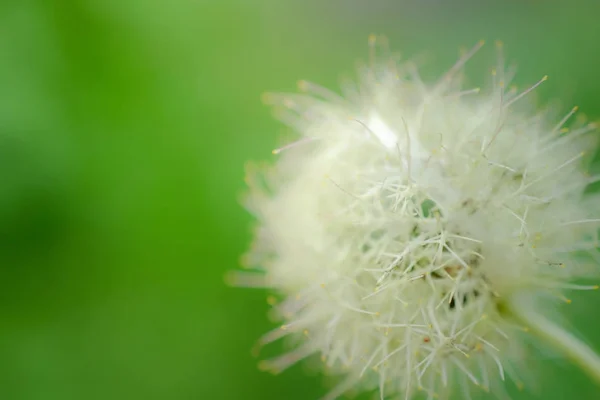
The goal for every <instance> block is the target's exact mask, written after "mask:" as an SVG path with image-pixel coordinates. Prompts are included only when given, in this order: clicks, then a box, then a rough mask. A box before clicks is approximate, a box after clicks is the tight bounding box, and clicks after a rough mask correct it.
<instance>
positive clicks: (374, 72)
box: [232, 36, 599, 399]
mask: <svg viewBox="0 0 600 400" xmlns="http://www.w3.org/2000/svg"><path fill="white" fill-rule="evenodd" d="M369 43H370V51H371V53H370V60H369V62H368V63H367V64H366V65H364V66H363V67H362V68H360V71H359V81H358V82H357V83H356V84H346V85H345V86H344V87H343V92H342V95H338V94H335V93H334V92H331V91H329V90H327V89H325V88H322V87H320V86H317V85H314V84H311V83H308V82H304V81H302V82H301V83H300V89H301V91H302V92H303V93H300V94H277V93H271V94H268V95H266V96H265V101H266V102H268V103H269V104H272V105H273V106H274V107H275V109H276V110H277V112H278V116H279V118H280V119H281V120H282V121H283V122H284V123H286V124H288V125H289V126H291V127H292V128H293V129H294V130H295V131H296V132H297V134H298V135H299V136H300V137H299V138H298V139H297V141H294V142H293V143H291V144H290V145H287V146H284V147H283V148H280V149H278V150H275V151H274V153H277V156H276V157H277V158H276V162H275V165H274V166H273V167H271V168H267V169H261V170H254V171H249V175H248V184H249V186H250V189H251V191H250V195H249V197H248V201H247V206H248V208H249V209H250V210H251V211H252V212H253V213H254V214H255V215H256V217H257V219H258V223H259V225H258V228H257V231H256V240H255V243H254V245H253V248H252V250H251V251H250V253H249V254H248V255H247V257H246V263H247V265H248V267H249V268H250V269H251V270H250V271H247V272H240V273H237V274H236V275H233V276H232V277H233V279H234V281H235V283H236V284H238V285H246V286H264V287H268V288H272V289H273V291H274V293H275V297H272V298H270V303H271V305H272V306H273V312H274V316H275V318H277V319H278V320H281V321H282V322H283V325H282V326H281V327H280V328H278V329H276V330H274V331H272V332H270V333H268V334H267V335H265V336H264V337H263V338H262V340H261V343H262V344H266V343H269V342H272V341H275V340H277V339H279V338H283V337H288V338H289V339H290V341H291V342H292V346H293V347H292V348H293V349H292V350H291V351H290V352H288V353H286V354H284V355H282V356H280V357H277V358H274V359H270V360H266V361H263V362H262V363H261V367H263V368H265V369H268V370H273V371H280V370H283V369H285V368H287V367H288V366H290V365H292V364H294V363H296V362H297V361H300V360H302V359H305V358H308V357H309V356H312V355H315V354H318V355H319V356H320V359H321V360H322V362H323V363H324V364H325V366H326V367H328V368H329V369H330V370H332V371H333V372H339V373H340V374H341V375H343V376H344V378H343V379H341V380H340V383H339V384H338V386H336V387H334V388H333V389H332V390H331V391H330V392H329V393H328V395H327V396H326V397H325V398H326V399H335V398H337V397H339V396H341V395H342V394H343V393H345V392H346V391H348V390H350V389H352V388H358V389H360V390H365V391H370V390H375V391H379V393H380V396H381V398H384V396H385V397H386V398H387V397H388V396H389V397H393V396H400V398H402V399H405V398H410V397H412V396H413V395H414V394H415V393H417V392H422V393H425V395H426V397H429V398H434V397H438V396H444V395H446V394H447V393H450V392H451V390H452V388H453V387H454V386H455V384H456V383H458V385H459V387H461V388H462V390H463V393H464V395H465V396H468V393H469V391H470V388H471V387H473V386H479V387H481V388H483V389H485V390H492V391H494V392H495V393H496V394H501V393H503V389H502V381H503V380H505V378H507V377H508V376H510V377H511V378H512V379H513V380H514V381H516V382H517V383H518V382H520V369H519V366H520V365H522V363H523V359H524V357H525V356H524V354H525V353H524V352H525V351H526V346H525V342H524V341H523V340H520V339H519V338H520V337H521V336H523V335H524V334H525V333H524V330H526V326H524V324H523V323H521V322H520V321H519V319H518V318H514V316H513V314H514V310H519V309H520V308H527V309H533V310H534V311H536V312H537V310H538V308H537V307H538V304H539V303H541V302H544V304H545V305H544V308H547V307H548V304H550V303H552V302H553V301H563V300H566V298H565V297H564V296H563V292H564V291H565V290H566V289H594V288H596V287H595V286H578V285H575V284H574V283H572V281H573V280H574V279H576V278H580V277H584V276H586V275H588V274H589V273H590V272H593V268H589V265H590V263H588V262H586V259H585V258H582V256H581V257H579V258H576V257H574V254H575V253H581V254H584V253H586V254H592V256H593V253H592V252H590V250H592V249H594V248H595V247H596V246H597V241H598V229H597V228H598V222H599V220H598V219H595V218H597V216H598V213H596V214H594V211H596V212H597V211H598V210H597V209H596V210H594V207H593V206H594V204H595V205H596V208H597V204H598V199H597V198H595V199H593V198H590V199H589V200H587V199H586V198H584V197H583V194H584V190H585V189H586V187H587V185H588V184H589V183H590V182H591V181H592V180H593V178H591V177H589V176H588V175H587V174H586V173H585V171H586V170H585V168H584V161H585V159H586V153H585V150H586V149H588V148H589V147H590V146H591V145H592V144H593V143H592V140H593V138H594V135H593V134H590V133H591V132H592V131H593V130H594V125H593V124H588V123H585V122H583V121H581V120H578V119H577V118H576V116H574V114H575V112H576V108H574V109H573V110H571V111H570V112H569V113H568V114H567V115H566V116H564V118H562V117H559V118H557V119H556V120H554V121H553V120H552V119H551V118H550V117H549V114H548V113H547V112H535V113H531V112H530V107H528V99H527V97H529V96H528V94H529V92H530V91H532V90H533V89H535V87H536V86H537V85H539V84H541V83H542V82H543V81H545V80H546V77H544V78H542V79H541V80H540V81H539V82H538V83H537V84H535V85H533V86H532V87H530V88H529V89H527V90H524V91H520V92H519V91H516V90H509V89H507V88H508V87H509V83H510V81H511V79H512V77H513V74H514V70H512V69H506V68H505V66H504V61H503V56H502V51H501V44H499V45H498V63H497V65H496V66H495V67H494V68H493V69H492V70H491V74H490V80H491V81H492V82H491V84H490V88H489V89H488V90H484V91H480V90H479V89H470V88H464V87H462V80H463V79H462V73H461V72H462V67H463V65H464V64H465V62H466V61H467V60H468V59H469V58H470V57H471V56H473V55H474V54H475V52H476V51H477V50H479V48H480V47H481V46H482V45H483V43H482V42H481V43H478V44H477V45H476V46H475V47H474V48H473V49H472V50H470V51H468V52H466V53H465V54H464V55H463V56H462V57H461V58H460V59H459V61H458V62H457V63H456V64H455V65H454V66H453V67H452V68H450V69H449V70H448V72H447V73H446V74H445V75H443V76H442V77H441V78H440V79H439V80H437V81H436V82H433V83H431V84H429V83H427V82H424V81H423V80H422V79H421V78H420V76H419V73H418V70H417V68H416V67H415V65H414V64H413V63H411V62H406V63H400V62H398V61H397V60H396V58H395V57H394V56H393V55H391V54H389V53H388V51H387V47H386V45H385V42H384V40H383V39H379V38H376V37H374V36H373V37H370V39H369ZM567 125H570V130H569V131H568V132H567V129H566V126H567ZM594 200H596V202H594ZM586 202H587V203H586ZM592 264H593V263H592ZM517 314H518V313H517Z"/></svg>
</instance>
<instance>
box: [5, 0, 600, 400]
mask: <svg viewBox="0 0 600 400" xmlns="http://www.w3.org/2000/svg"><path fill="white" fill-rule="evenodd" d="M599 13H600V6H599V5H598V3H597V0H578V1H570V2H568V3H564V2H561V1H558V0H556V1H542V0H537V1H534V0H521V1H516V0H511V1H476V0H456V1H454V2H445V1H442V0H423V1H416V0H414V1H393V0H374V1H368V2H367V1H358V0H350V1H348V0H330V1H327V2H323V1H319V0H305V1H288V0H283V1H282V0H256V1H245V0H223V1H218V0H215V1H208V0H162V1H161V0H145V1H142V0H37V1H36V0H4V1H2V2H1V3H0V56H1V62H0V88H1V90H0V181H1V182H2V184H0V262H1V265H0V327H1V328H0V398H1V399H7V400H13V399H15V400H21V399H23V400H50V399H60V400H70V399H88V400H93V399H173V400H177V399H205V398H207V399H261V400H268V399H280V398H285V399H313V398H318V397H319V396H320V395H322V394H323V393H324V390H325V389H324V388H322V386H321V382H322V378H320V377H319V376H317V375H316V374H310V373H308V374H307V373H305V372H304V371H303V369H302V367H300V366H298V367H294V368H293V369H292V370H291V371H290V372H286V373H285V374H283V375H282V376H279V377H272V376H269V375H267V374H264V373H261V372H259V371H257V369H256V365H255V364H256V360H255V359H254V358H253V357H252V356H251V355H250V348H251V347H252V345H253V343H254V342H255V339H256V338H257V337H258V336H259V335H260V334H261V333H263V332H264V331H266V330H267V329H269V327H270V326H271V324H270V323H269V322H268V321H267V319H266V316H265V315H266V311H267V306H266V304H265V293H264V292H262V291H245V290H235V289H230V288H227V287H225V285H224V284H223V279H222V277H223V274H224V273H225V271H227V270H228V269H231V268H235V267H236V266H237V264H238V257H239V255H240V254H241V253H242V252H243V251H244V250H245V248H246V247H247V244H248V241H249V240H250V233H249V232H250V231H249V226H250V224H251V219H250V217H249V216H248V215H247V214H246V212H245V211H244V210H243V209H241V207H240V206H239V205H238V195H239V194H240V193H241V192H242V191H243V165H244V163H245V161H246V160H248V159H264V158H268V157H267V155H268V154H269V152H270V149H271V148H273V146H275V144H276V143H277V141H276V138H277V137H278V136H280V134H281V127H280V125H279V124H278V123H276V122H275V121H273V120H272V119H271V118H270V115H269V112H268V110H265V109H264V108H263V106H262V105H261V104H260V101H259V95H260V93H261V92H262V91H264V90H291V89H293V88H294V83H295V81H296V80H297V79H300V78H307V79H310V80H314V81H317V82H321V83H323V84H325V85H328V86H335V84H336V81H337V78H338V77H339V75H340V73H342V72H352V66H353V63H354V60H355V59H356V58H360V57H362V56H363V55H365V53H366V51H365V50H366V37H367V35H368V34H369V33H371V32H378V33H385V34H386V35H388V36H389V37H390V39H391V41H392V46H393V47H394V48H395V49H399V50H402V51H405V52H406V54H409V55H415V54H419V53H420V52H421V51H423V50H427V51H428V52H430V53H431V54H434V55H435V57H434V58H433V63H432V73H439V72H440V71H442V70H444V69H445V68H447V67H448V66H449V65H451V64H452V62H453V59H454V57H455V55H456V54H457V50H458V47H459V46H461V45H466V46H469V45H471V44H472V43H474V42H476V41H477V40H479V39H480V38H484V39H489V40H494V39H497V38H498V39H503V40H504V42H505V43H506V47H507V49H508V54H509V58H511V59H514V60H517V61H518V63H519V66H520V75H519V78H518V80H519V82H522V83H523V84H527V83H531V82H535V81H536V80H537V79H538V78H539V77H540V76H542V75H544V74H549V75H550V77H551V78H552V79H551V80H550V81H549V82H548V84H547V85H545V87H544V88H543V89H541V91H540V93H541V95H542V97H543V98H545V99H549V98H552V97H555V96H556V97H560V98H561V99H562V100H563V101H564V103H565V107H566V109H568V108H570V107H571V106H572V104H573V103H572V102H573V101H575V100H576V101H577V104H579V105H580V106H581V109H582V110H584V111H585V112H586V113H587V114H589V115H590V116H592V117H596V118H597V117H600V80H598V79H597V73H598V72H597V71H598V66H599V65H600V53H599V52H598V51H597V50H598V45H597V43H598V39H600V27H599V25H600V24H598V23H597V19H598V15H599ZM484 54H487V55H486V56H478V58H477V60H475V61H474V62H473V64H472V65H473V67H472V71H475V72H476V71H485V68H486V66H487V65H489V64H490V61H491V59H492V57H493V52H489V50H488V51H487V53H486V52H485V51H484ZM476 73H479V72H476ZM482 75H483V74H482ZM593 296H594V295H593V294H592V295H588V296H587V297H585V299H586V300H585V301H586V302H587V303H588V305H589V304H590V303H593V304H595V305H596V306H598V305H600V301H598V300H597V299H595V300H594V299H591V300H590V298H592V297H593ZM578 298H579V297H576V298H575V300H577V299H578ZM577 303H578V302H577V301H574V304H573V305H572V306H571V307H573V308H572V310H574V311H572V312H571V313H572V314H573V316H574V317H575V326H576V327H577V328H578V329H579V330H580V331H581V332H582V333H583V334H585V335H586V337H588V338H589V339H590V340H591V341H592V343H593V344H595V346H596V347H599V348H600V335H599V334H598V333H597V332H598V328H600V325H598V323H597V322H596V321H593V323H586V322H588V318H589V317H588V316H589V315H590V314H586V313H585V310H582V308H577V307H578V305H577ZM580 303H583V301H582V302H580ZM580 305H583V306H585V304H580ZM588 310H589V309H588ZM553 365H554V364H553ZM554 368H555V372H554V373H553V374H550V375H546V379H547V380H544V381H543V384H541V385H540V386H542V389H541V393H542V394H543V395H544V396H545V397H544V398H546V399H562V398H565V397H567V396H572V397H579V398H583V399H587V398H590V399H591V398H595V397H597V395H596V394H597V391H598V389H597V388H594V387H593V386H592V385H591V384H590V383H589V382H588V381H587V379H586V378H585V377H584V376H582V375H581V374H580V373H579V372H578V371H577V370H576V369H575V368H572V367H570V366H568V365H566V364H565V363H561V364H556V365H555V366H554Z"/></svg>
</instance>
